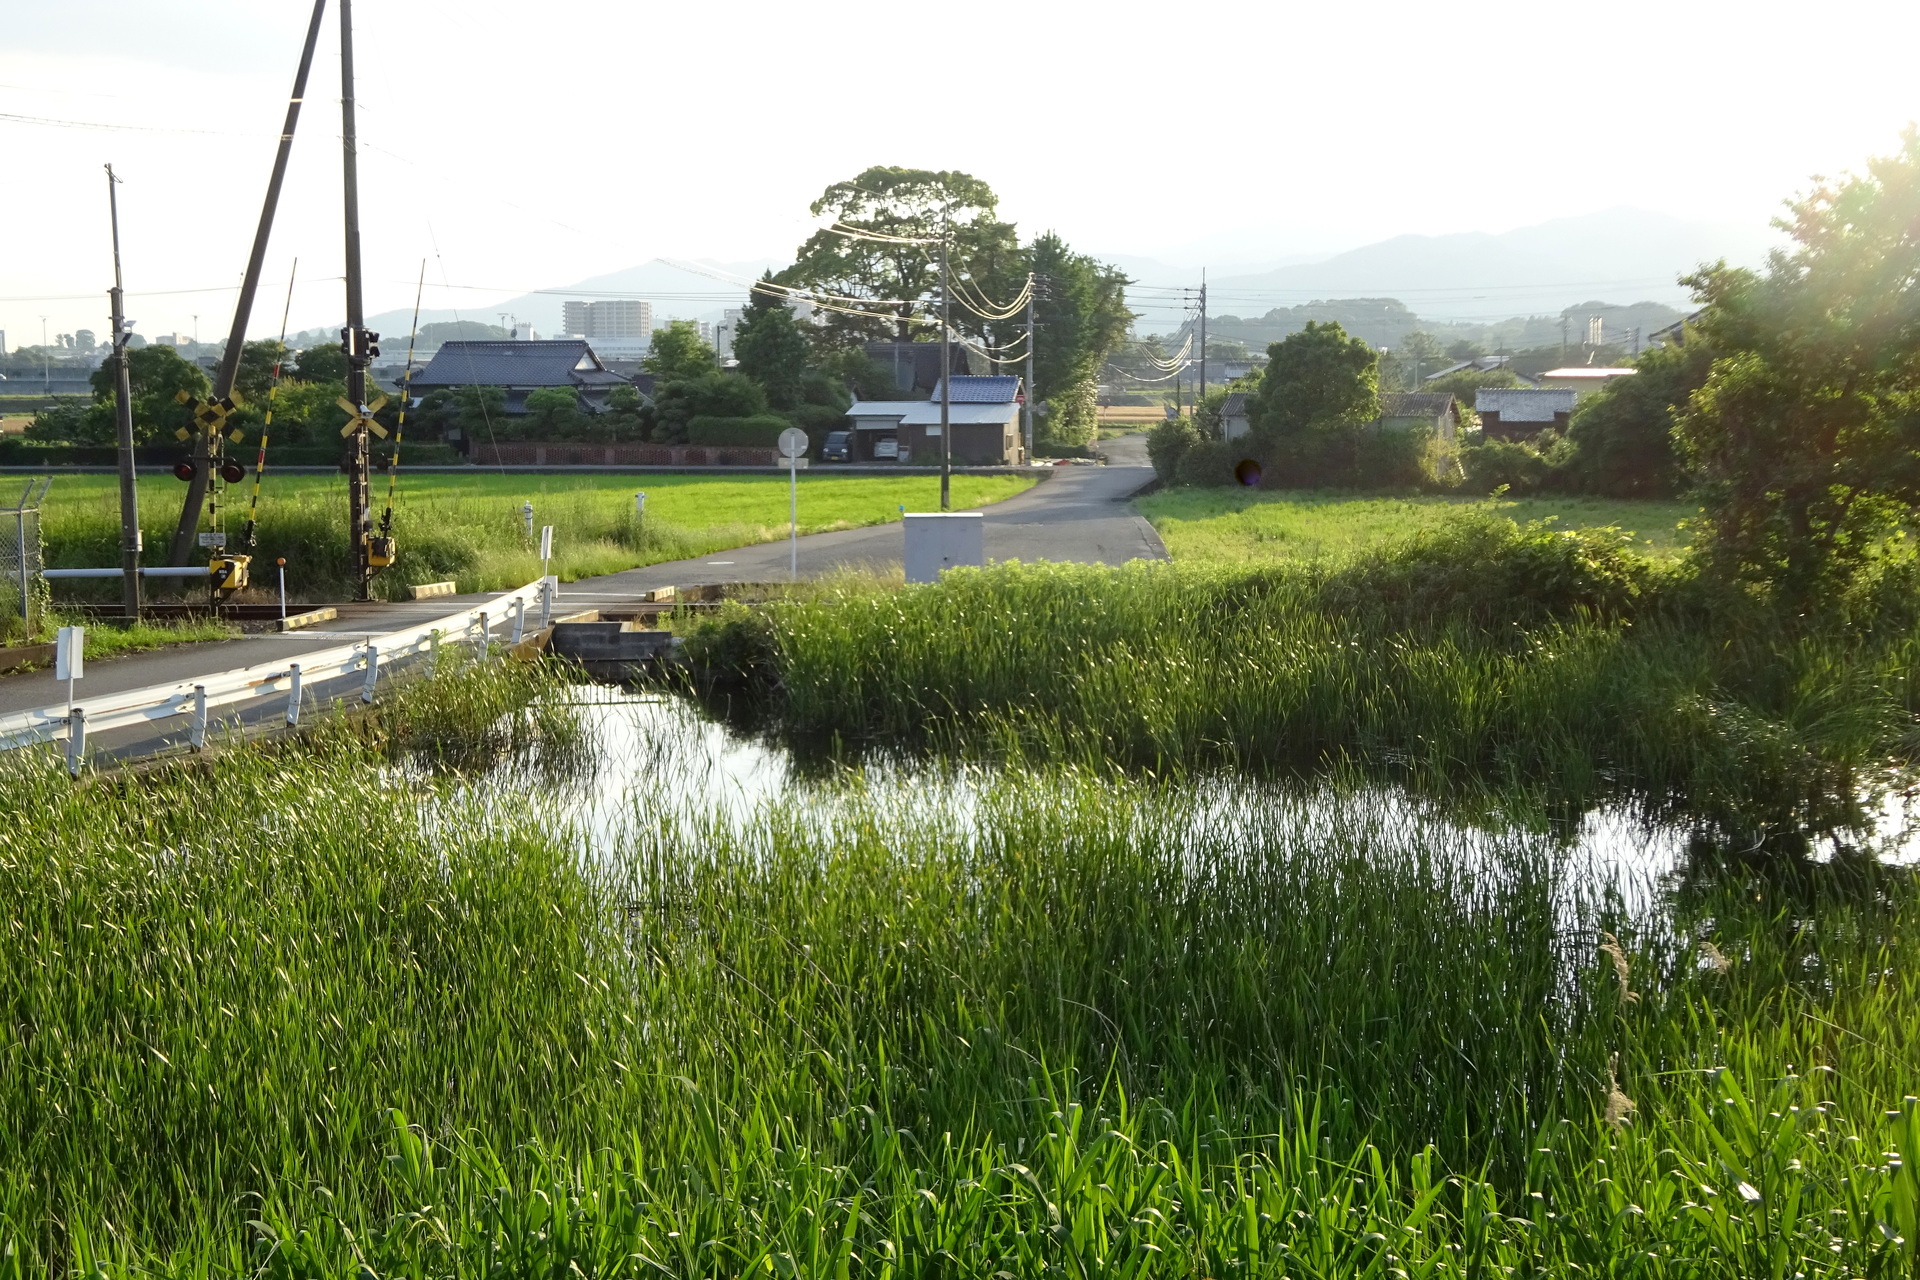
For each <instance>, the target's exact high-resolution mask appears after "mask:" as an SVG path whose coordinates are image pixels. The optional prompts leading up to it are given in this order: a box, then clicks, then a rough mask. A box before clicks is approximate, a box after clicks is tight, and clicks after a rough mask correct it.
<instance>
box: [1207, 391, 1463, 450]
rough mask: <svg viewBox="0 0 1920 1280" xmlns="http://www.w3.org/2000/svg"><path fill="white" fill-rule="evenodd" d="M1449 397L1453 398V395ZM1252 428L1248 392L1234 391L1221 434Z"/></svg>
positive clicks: (1233, 436) (1234, 436)
mask: <svg viewBox="0 0 1920 1280" xmlns="http://www.w3.org/2000/svg"><path fill="white" fill-rule="evenodd" d="M1447 398H1448V399H1449V400H1451V399H1452V398H1453V397H1452V396H1448V397H1447ZM1251 430H1253V427H1252V425H1251V424H1250V423H1249V422H1248V421H1247V393H1246V392H1244V391H1235V392H1232V393H1231V394H1229V395H1228V396H1227V398H1226V402H1225V403H1223V404H1222V405H1221V406H1220V436H1221V438H1222V439H1225V440H1238V439H1239V438H1240V437H1241V436H1243V435H1245V434H1247V432H1249V431H1251Z"/></svg>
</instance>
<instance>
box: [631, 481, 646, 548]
mask: <svg viewBox="0 0 1920 1280" xmlns="http://www.w3.org/2000/svg"><path fill="white" fill-rule="evenodd" d="M633 522H634V524H635V525H636V526H638V528H639V532H638V534H637V535H636V536H635V538H634V541H635V542H636V543H644V542H645V541H646V540H647V491H646V490H645V489H641V490H639V491H638V492H636V493H635V494H634V495H633Z"/></svg>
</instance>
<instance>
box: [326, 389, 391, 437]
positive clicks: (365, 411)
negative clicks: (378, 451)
mask: <svg viewBox="0 0 1920 1280" xmlns="http://www.w3.org/2000/svg"><path fill="white" fill-rule="evenodd" d="M334 403H335V404H337V405H339V406H340V407H341V408H342V409H345V410H346V411H347V414H348V418H347V425H346V426H344V427H342V428H340V434H341V435H342V436H350V435H352V434H353V433H354V432H356V431H358V430H359V429H360V428H361V427H365V428H366V429H367V430H369V431H371V432H373V434H375V435H377V436H379V437H380V438H381V439H382V440H385V439H386V438H387V429H386V428H385V427H383V426H381V425H380V424H379V423H377V422H375V421H374V420H373V415H374V414H376V413H378V412H380V410H381V408H382V407H384V406H385V405H386V403H387V398H386V397H385V396H375V397H374V398H373V403H371V404H364V405H356V404H355V403H354V402H353V401H351V400H349V399H347V398H346V397H345V396H338V397H336V398H335V399H334Z"/></svg>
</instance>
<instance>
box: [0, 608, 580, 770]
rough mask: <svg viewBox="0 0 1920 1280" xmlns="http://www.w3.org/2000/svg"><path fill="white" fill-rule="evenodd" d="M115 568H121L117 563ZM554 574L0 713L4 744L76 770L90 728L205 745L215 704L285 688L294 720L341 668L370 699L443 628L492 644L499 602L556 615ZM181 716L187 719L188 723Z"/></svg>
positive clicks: (520, 618) (519, 612)
mask: <svg viewBox="0 0 1920 1280" xmlns="http://www.w3.org/2000/svg"><path fill="white" fill-rule="evenodd" d="M115 572H116V573H117V572H118V570H115ZM554 581H555V580H554V579H552V578H550V577H543V578H541V579H540V580H539V581H536V582H529V583H528V584H527V585H526V586H524V587H521V588H520V589H519V590H517V591H510V592H508V593H506V594H505V595H504V596H500V597H496V598H495V599H494V600H492V601H489V602H488V606H487V608H485V609H481V610H472V609H463V610H461V611H459V612H457V613H451V614H447V615H445V616H443V617H439V618H435V619H433V620H431V621H429V622H423V623H419V624H416V625H414V626H410V627H403V628H401V629H400V630H397V631H390V632H388V633H386V634H384V635H381V636H378V637H375V638H374V639H373V640H372V641H368V642H364V643H361V642H356V643H353V644H344V645H338V646H336V647H334V648H330V649H323V650H321V651H319V652H317V653H304V654H302V655H301V656H300V661H298V662H295V663H288V662H286V661H284V660H282V661H279V662H274V663H260V664H256V665H254V666H250V667H239V668H236V669H234V670H231V671H223V672H218V673H215V674H211V675H204V676H197V677H194V678H193V679H191V680H185V681H181V682H179V683H175V684H166V685H150V686H148V687H146V688H143V689H132V690H128V691H126V692H124V693H113V694H103V695H101V696H100V697H98V698H88V699H85V702H86V705H85V707H81V706H79V705H75V706H73V707H71V708H69V707H68V706H67V704H66V703H64V702H62V703H61V704H60V705H58V706H53V707H41V708H38V709H36V710H32V711H20V712H13V713H11V714H5V715H0V750H6V749H9V748H12V747H24V746H28V745H30V744H32V743H37V742H59V741H62V740H64V741H65V743H66V758H67V768H68V769H69V770H70V771H71V772H72V773H73V774H74V775H75V776H78V774H79V773H80V771H81V769H82V767H83V766H84V765H85V762H86V753H87V736H88V734H90V733H91V734H100V733H106V732H110V731H113V730H118V729H129V728H139V727H147V726H150V727H154V728H159V729H164V728H166V727H168V726H174V727H176V729H180V728H183V729H184V730H185V731H186V732H185V736H186V738H187V741H188V742H189V743H190V744H191V745H192V746H193V747H194V748H196V749H199V748H203V747H204V746H205V745H206V740H207V730H208V728H209V727H210V725H211V720H212V714H213V711H214V709H215V708H218V707H223V706H230V705H233V704H236V703H254V704H257V703H259V702H260V700H261V699H263V698H271V697H273V696H274V695H276V694H281V693H284V694H285V696H286V703H285V708H286V709H285V716H286V722H287V723H288V724H290V725H298V724H299V723H300V703H301V699H302V696H303V692H304V686H305V685H306V684H308V683H312V682H323V681H329V680H337V679H339V678H340V677H342V676H348V675H355V674H359V673H361V672H364V673H365V682H364V683H363V684H362V686H361V693H360V696H361V698H362V699H363V700H364V701H367V702H371V701H372V700H373V695H374V690H375V688H376V686H377V684H378V682H379V677H380V668H381V667H382V666H383V665H391V664H392V663H393V662H395V661H396V660H399V659H403V658H407V657H410V656H424V657H426V658H427V660H428V664H429V668H430V669H431V667H432V665H433V664H435V663H436V662H437V660H438V657H439V651H440V640H441V638H442V635H443V634H458V633H459V631H458V629H459V628H462V627H464V628H466V629H467V631H468V633H469V635H470V636H471V637H472V638H473V639H474V640H475V641H476V643H477V644H478V645H479V646H480V652H482V653H486V652H488V651H489V650H490V647H491V646H490V640H491V631H492V624H493V622H494V621H495V620H496V619H499V620H502V621H504V615H503V614H502V613H501V610H502V609H512V610H513V611H514V618H515V633H516V634H517V635H518V634H521V633H523V632H524V631H525V618H526V614H527V611H528V606H530V605H531V604H533V603H534V601H535V600H536V599H538V600H539V601H540V602H541V605H542V610H543V613H545V614H547V615H549V616H550V615H551V612H552V592H553V585H554ZM183 722H184V723H183Z"/></svg>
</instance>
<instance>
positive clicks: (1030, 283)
mask: <svg viewBox="0 0 1920 1280" xmlns="http://www.w3.org/2000/svg"><path fill="white" fill-rule="evenodd" d="M1039 287H1040V285H1039V281H1038V279H1037V278H1036V277H1035V276H1034V274H1033V272H1031V271H1029V272H1027V403H1026V405H1025V408H1026V411H1027V458H1026V460H1027V461H1028V462H1029V463H1031V462H1032V461H1033V398H1034V394H1035V393H1034V389H1033V327H1034V326H1033V304H1034V301H1035V298H1034V294H1035V293H1036V292H1037V291H1038V289H1039Z"/></svg>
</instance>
